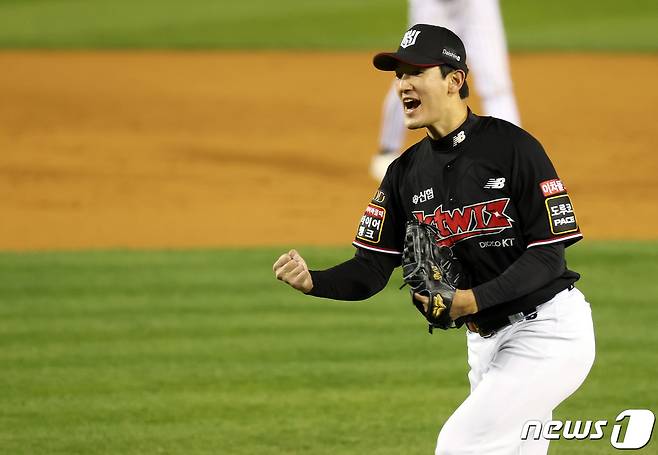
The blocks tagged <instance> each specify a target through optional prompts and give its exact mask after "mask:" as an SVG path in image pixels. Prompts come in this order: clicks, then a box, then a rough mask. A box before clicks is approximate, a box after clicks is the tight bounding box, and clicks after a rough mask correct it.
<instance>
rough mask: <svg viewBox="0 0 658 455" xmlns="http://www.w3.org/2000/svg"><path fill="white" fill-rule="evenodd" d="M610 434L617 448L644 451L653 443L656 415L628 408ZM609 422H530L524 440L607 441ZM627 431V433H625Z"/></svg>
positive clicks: (522, 434) (526, 424) (644, 410)
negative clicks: (604, 438) (652, 436)
mask: <svg viewBox="0 0 658 455" xmlns="http://www.w3.org/2000/svg"><path fill="white" fill-rule="evenodd" d="M615 422H616V423H615V424H614V425H613V426H612V432H611V433H610V444H611V445H612V447H614V448H615V449H622V450H634V449H641V448H642V447H644V446H646V445H647V444H648V443H649V441H650V440H651V434H652V433H653V427H654V424H655V423H656V416H654V415H653V412H651V411H650V410H648V409H627V410H625V411H622V412H621V413H619V415H618V416H617V418H616V419H615ZM607 427H608V421H607V420H597V421H596V422H592V421H591V420H585V421H582V420H576V421H572V420H565V421H561V420H549V421H548V422H545V423H542V422H540V421H539V420H529V421H527V422H526V423H525V425H523V430H521V439H522V440H524V441H525V440H527V439H535V440H537V439H539V438H540V437H542V438H544V439H562V438H564V439H581V440H582V439H592V440H598V439H603V437H604V436H605V433H606V429H607ZM623 430H625V431H623Z"/></svg>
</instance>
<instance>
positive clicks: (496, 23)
mask: <svg viewBox="0 0 658 455" xmlns="http://www.w3.org/2000/svg"><path fill="white" fill-rule="evenodd" d="M408 7H409V12H408V19H409V25H412V24H430V25H440V26H442V27H446V28H449V29H450V30H453V31H454V32H455V33H456V34H457V35H459V36H460V37H462V39H463V40H464V44H465V46H466V53H467V55H468V65H469V67H470V68H471V70H472V71H473V77H474V83H475V89H476V91H477V94H478V95H479V96H480V100H481V106H482V113H483V114H484V115H491V116H494V117H498V118H502V119H503V120H507V121H509V122H512V123H514V124H515V125H517V126H520V124H521V122H520V118H519V111H518V108H517V106H516V99H515V97H514V89H513V87H512V78H511V75H510V70H509V61H508V57H507V42H506V40H505V30H504V27H503V20H502V16H501V13H500V7H499V3H498V0H408ZM380 128H381V129H380V133H379V153H378V154H377V155H375V156H374V157H373V158H372V161H371V163H370V174H371V175H372V176H373V177H374V178H375V179H377V180H379V181H381V180H382V179H383V178H384V174H385V173H386V168H388V165H389V164H391V162H392V161H393V160H394V159H395V158H397V156H398V153H399V152H400V150H401V149H402V147H403V146H404V140H405V136H406V131H407V129H406V128H405V126H404V120H403V113H402V104H401V103H400V99H399V98H398V95H397V92H396V90H395V81H394V82H393V84H392V85H391V88H390V90H389V91H388V93H387V95H386V98H385V99H384V106H383V113H382V123H381V127H380Z"/></svg>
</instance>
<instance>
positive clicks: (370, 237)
mask: <svg viewBox="0 0 658 455" xmlns="http://www.w3.org/2000/svg"><path fill="white" fill-rule="evenodd" d="M384 218H386V209H385V208H384V207H380V206H379V205H376V204H368V207H366V212H365V213H364V214H363V216H362V217H361V222H360V223H359V227H358V230H357V233H356V238H357V239H361V240H365V241H367V242H370V243H379V239H380V237H381V235H382V226H383V225H384Z"/></svg>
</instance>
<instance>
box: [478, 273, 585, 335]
mask: <svg viewBox="0 0 658 455" xmlns="http://www.w3.org/2000/svg"><path fill="white" fill-rule="evenodd" d="M573 288H574V285H573V284H570V285H569V287H568V288H567V289H568V290H572V289H573ZM540 305H541V304H540ZM538 307H539V305H537V306H533V307H530V308H527V309H525V310H523V311H521V312H519V313H514V314H508V315H501V316H494V317H492V318H488V319H486V320H483V321H478V322H474V321H469V322H467V323H466V327H468V330H470V331H471V332H475V333H479V334H480V336H481V337H483V338H489V337H491V336H493V335H495V334H496V332H499V331H500V330H501V329H504V328H505V327H507V326H508V325H512V324H514V323H517V322H521V321H531V320H533V319H535V318H536V317H537V308H538Z"/></svg>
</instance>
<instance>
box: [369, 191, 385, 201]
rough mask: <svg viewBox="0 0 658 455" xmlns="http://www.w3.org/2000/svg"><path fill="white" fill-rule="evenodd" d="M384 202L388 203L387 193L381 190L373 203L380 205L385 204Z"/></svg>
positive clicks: (374, 197)
mask: <svg viewBox="0 0 658 455" xmlns="http://www.w3.org/2000/svg"><path fill="white" fill-rule="evenodd" d="M384 201H386V193H384V192H383V191H382V190H381V189H379V190H377V192H376V193H375V195H374V196H373V198H372V202H377V203H378V204H383V203H384Z"/></svg>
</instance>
